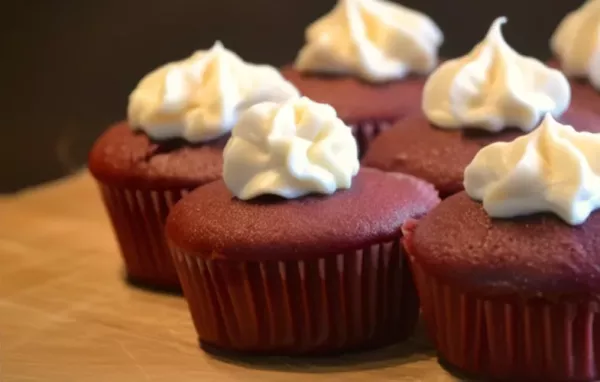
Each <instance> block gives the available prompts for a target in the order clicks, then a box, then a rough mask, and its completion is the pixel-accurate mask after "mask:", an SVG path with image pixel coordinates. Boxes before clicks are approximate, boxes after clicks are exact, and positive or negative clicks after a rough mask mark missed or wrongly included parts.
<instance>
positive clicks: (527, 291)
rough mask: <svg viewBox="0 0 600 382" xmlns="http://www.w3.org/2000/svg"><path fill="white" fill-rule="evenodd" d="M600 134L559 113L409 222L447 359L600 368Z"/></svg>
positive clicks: (580, 376)
mask: <svg viewBox="0 0 600 382" xmlns="http://www.w3.org/2000/svg"><path fill="white" fill-rule="evenodd" d="M598 152H600V135H598V134H592V133H585V132H577V131H576V130H575V129H573V127H571V126H566V125H563V124H560V123H558V122H556V121H555V120H554V119H553V118H552V116H551V115H550V114H548V115H547V116H546V117H545V119H544V121H543V123H542V124H541V126H540V127H539V128H538V129H537V130H535V131H533V132H532V133H530V134H528V135H525V136H522V137H519V138H517V139H516V140H514V141H512V142H508V143H507V142H499V143H494V144H492V145H490V146H487V147H485V148H484V149H482V150H481V151H480V152H479V153H478V154H477V156H476V157H475V158H474V159H473V162H472V163H471V164H470V165H469V166H468V167H467V169H466V170H465V191H464V192H460V193H458V194H455V195H453V196H451V197H449V198H447V199H446V200H444V201H443V202H442V203H441V204H440V205H439V206H438V207H437V208H436V209H434V210H433V211H432V212H431V213H430V214H429V215H427V216H425V217H424V218H422V219H421V220H419V221H418V222H416V223H415V222H411V223H408V224H406V225H405V227H404V232H405V246H406V249H407V251H408V256H409V258H410V262H411V266H412V270H413V274H414V277H415V280H416V284H417V289H418V292H419V296H420V298H421V304H422V311H423V318H424V320H425V322H426V324H427V328H428V331H429V333H430V335H431V337H432V338H433V340H434V342H435V345H436V347H437V349H438V353H439V356H440V357H441V358H442V359H443V360H444V362H445V363H447V364H449V365H450V366H452V367H454V368H458V369H459V370H461V371H463V372H466V374H467V375H472V376H477V377H479V378H482V379H483V380H511V381H592V380H598V379H599V378H600V349H599V348H598V346H599V344H600V331H599V330H600V328H598V322H599V321H598V320H599V319H600V316H599V313H598V312H599V310H598V298H597V296H598V294H599V293H600V267H598V264H599V263H600V246H599V245H598V232H599V230H600V212H595V210H596V209H597V208H598V206H600V164H599V162H598V158H597V156H598V154H597V153H598Z"/></svg>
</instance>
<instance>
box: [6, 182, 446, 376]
mask: <svg viewBox="0 0 600 382" xmlns="http://www.w3.org/2000/svg"><path fill="white" fill-rule="evenodd" d="M307 379H308V380H311V381H345V382H350V381H365V380H372V381H406V382H409V381H411V382H417V381H423V382H446V381H455V380H456V379H454V378H452V377H450V376H449V375H448V374H447V373H446V372H444V371H443V370H442V369H441V368H440V366H439V365H438V363H437V361H436V359H435V352H434V351H433V349H432V348H431V346H430V345H429V344H428V343H427V341H426V340H425V339H424V336H423V335H422V334H419V335H417V336H416V338H415V339H414V340H412V341H411V342H410V343H408V344H404V345H401V346H396V347H392V348H388V349H384V350H380V351H376V352H371V353H364V354H356V355H350V356H344V357H336V358H327V359H303V360H294V359H282V358H276V359H273V358H270V359H244V360H241V359H220V358H214V357H212V356H209V355H207V354H205V353H204V352H202V351H201V350H200V349H199V348H198V346H197V342H196V336H195V332H194V329H193V327H192V324H191V322H190V318H189V315H188V311H187V307H186V303H185V300H184V299H183V298H182V297H180V296H173V295H165V294H156V293H151V292H147V291H143V290H139V289H136V288H133V287H130V286H128V285H127V284H125V283H124V281H123V277H122V269H121V261H120V258H119V255H118V252H117V246H116V243H115V241H114V239H113V236H112V231H111V227H110V225H109V223H108V220H107V217H106V215H105V213H104V210H103V207H102V205H101V202H100V199H99V195H98V193H97V190H96V188H95V184H94V182H93V181H92V179H91V178H90V176H89V174H88V173H87V172H82V173H80V174H77V175H75V176H73V177H70V178H66V179H64V180H61V181H58V182H55V183H51V184H47V185H43V186H41V187H38V188H35V189H31V190H27V191H24V192H21V193H19V194H16V195H8V196H1V197H0V381H2V382H17V381H22V382H26V381H27V382H34V381H40V382H42V381H43V382H69V381H75V382H92V381H93V382H96V381H102V382H104V381H107V382H120V381H123V382H125V381H126V382H136V381H168V382H187V381H260V382H271V381H285V382H294V381H304V380H307Z"/></svg>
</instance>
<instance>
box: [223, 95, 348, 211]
mask: <svg viewBox="0 0 600 382" xmlns="http://www.w3.org/2000/svg"><path fill="white" fill-rule="evenodd" d="M223 158H224V165H223V179H224V181H225V183H226V184H227V187H228V188H229V189H230V190H231V192H232V193H233V194H234V195H235V196H237V197H238V198H240V199H244V200H246V199H251V198H254V197H256V196H259V195H264V194H274V195H279V196H282V197H284V198H288V199H292V198H297V197H300V196H303V195H307V194H311V193H320V194H333V193H334V192H335V191H336V190H338V189H346V188H350V186H351V184H352V177H354V176H355V175H356V174H357V173H358V169H359V163H358V149H357V145H356V141H355V140H354V137H353V136H352V133H351V131H350V128H349V127H348V126H346V125H345V124H344V123H343V122H342V121H341V120H340V119H339V118H337V115H336V112H335V110H334V109H333V108H332V107H331V106H329V105H325V104H319V103H316V102H313V101H311V100H309V99H308V98H304V97H303V98H296V99H292V100H289V101H287V102H286V103H283V104H277V103H274V102H265V103H261V104H258V105H255V106H253V107H251V108H250V109H248V110H247V111H246V112H245V113H243V114H242V116H241V118H240V120H239V122H238V123H237V125H236V126H235V127H234V128H233V131H232V136H231V139H230V140H229V142H228V143H227V146H226V147H225V152H224V154H223Z"/></svg>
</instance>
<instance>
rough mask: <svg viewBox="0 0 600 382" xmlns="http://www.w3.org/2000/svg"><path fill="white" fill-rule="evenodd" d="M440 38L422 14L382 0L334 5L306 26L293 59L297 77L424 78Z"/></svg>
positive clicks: (341, 0)
mask: <svg viewBox="0 0 600 382" xmlns="http://www.w3.org/2000/svg"><path fill="white" fill-rule="evenodd" d="M442 42H443V35H442V32H441V31H440V29H439V28H438V27H437V25H436V24H435V23H434V22H433V21H432V20H431V19H430V18H429V17H428V16H426V15H424V14H422V13H420V12H417V11H414V10H412V9H409V8H406V7H403V6H401V5H398V4H394V3H392V2H389V1H385V0H339V1H338V3H337V5H336V7H335V8H334V9H333V10H332V11H331V12H329V13H328V14H326V15H325V16H323V17H322V18H321V19H319V20H317V21H316V22H314V23H313V24H311V25H310V26H309V27H308V29H307V31H306V45H305V46H304V47H303V48H302V50H301V51H300V53H299V55H298V57H297V59H296V63H295V66H296V69H298V70H299V71H302V72H315V73H331V74H344V75H351V76H356V77H359V78H361V79H363V80H366V81H369V82H386V81H393V80H398V79H402V78H404V77H406V76H407V75H409V74H410V73H417V74H428V73H429V72H431V70H433V68H435V66H436V65H437V62H438V57H437V54H438V48H439V46H440V45H441V44H442Z"/></svg>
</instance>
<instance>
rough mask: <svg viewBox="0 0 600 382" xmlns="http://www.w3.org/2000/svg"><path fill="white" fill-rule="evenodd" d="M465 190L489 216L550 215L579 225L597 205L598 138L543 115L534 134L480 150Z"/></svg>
mask: <svg viewBox="0 0 600 382" xmlns="http://www.w3.org/2000/svg"><path fill="white" fill-rule="evenodd" d="M464 186H465V191H466V192H467V193H468V194H469V195H470V196H471V197H472V198H473V199H476V200H480V201H483V207H484V209H485V210H486V212H487V213H488V214H489V215H490V216H492V217H496V218H510V217H515V216H522V215H530V214H533V213H537V212H551V213H554V214H556V215H557V216H559V217H560V218H561V219H563V220H564V221H565V222H567V223H568V224H571V225H578V224H581V223H583V222H585V220H586V219H587V218H588V216H589V215H590V213H591V212H592V211H594V210H596V209H597V208H598V207H600V134H592V133H587V132H577V131H575V129H573V127H572V126H567V125H562V124H560V123H558V122H557V121H556V120H555V119H554V118H553V117H552V115H551V114H547V115H546V116H545V118H544V120H543V122H542V123H541V125H540V126H539V127H538V128H537V129H536V130H535V131H533V132H531V133H529V134H527V135H525V136H522V137H519V138H517V139H516V140H514V141H513V142H500V143H494V144H491V145H489V146H487V147H484V148H483V149H482V150H481V151H479V153H478V154H477V155H476V156H475V158H474V159H473V161H472V162H471V164H469V166H468V167H467V168H466V170H465V174H464Z"/></svg>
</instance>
